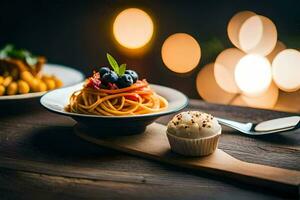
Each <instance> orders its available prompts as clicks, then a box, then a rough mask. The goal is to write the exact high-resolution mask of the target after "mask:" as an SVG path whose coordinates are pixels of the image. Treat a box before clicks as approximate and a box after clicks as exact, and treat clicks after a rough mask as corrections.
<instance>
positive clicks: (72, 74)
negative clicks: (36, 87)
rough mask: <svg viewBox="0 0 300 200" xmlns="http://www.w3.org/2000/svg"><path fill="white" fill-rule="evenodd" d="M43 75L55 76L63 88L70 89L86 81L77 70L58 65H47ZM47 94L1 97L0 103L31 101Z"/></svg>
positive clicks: (33, 93) (34, 93) (35, 93)
mask: <svg viewBox="0 0 300 200" xmlns="http://www.w3.org/2000/svg"><path fill="white" fill-rule="evenodd" d="M42 73H43V74H47V75H55V76H56V77H58V78H59V79H60V80H61V81H62V82H63V87H68V86H71V85H74V84H76V83H79V82H82V81H83V80H84V75H83V74H82V73H81V72H80V71H78V70H75V69H72V68H70V67H66V66H63V65H57V64H45V65H44V67H43V69H42ZM45 93H46V92H32V93H28V94H17V95H5V96H0V101H4V100H5V101H8V100H18V99H29V98H37V97H41V96H42V95H43V94H45Z"/></svg>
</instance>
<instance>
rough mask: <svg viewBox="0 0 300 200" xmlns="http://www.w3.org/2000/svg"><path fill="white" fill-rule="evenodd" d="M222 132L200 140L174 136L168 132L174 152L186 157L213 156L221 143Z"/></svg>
mask: <svg viewBox="0 0 300 200" xmlns="http://www.w3.org/2000/svg"><path fill="white" fill-rule="evenodd" d="M220 135H221V130H220V131H219V132H218V134H216V135H213V136H210V137H206V138H199V139H188V138H180V137H177V136H174V135H172V134H170V133H168V132H167V137H168V140H169V143H170V146H171V149H172V151H174V152H176V153H178V154H182V155H185V156H206V155H209V154H212V153H213V152H214V151H215V150H216V148H217V146H218V142H219V137H220Z"/></svg>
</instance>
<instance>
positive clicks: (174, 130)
mask: <svg viewBox="0 0 300 200" xmlns="http://www.w3.org/2000/svg"><path fill="white" fill-rule="evenodd" d="M221 130H222V129H221V126H220V124H219V123H218V121H217V119H216V118H214V117H213V116H212V115H210V114H206V113H202V112H199V111H187V112H182V113H179V114H177V115H175V116H174V117H173V119H172V120H171V121H170V122H169V123H168V128H167V136H168V140H169V143H170V146H171V149H172V151H174V152H176V153H178V154H182V155H186V156H205V155H209V154H211V153H213V152H214V151H215V150H216V148H217V146H218V141H219V137H220V135H221Z"/></svg>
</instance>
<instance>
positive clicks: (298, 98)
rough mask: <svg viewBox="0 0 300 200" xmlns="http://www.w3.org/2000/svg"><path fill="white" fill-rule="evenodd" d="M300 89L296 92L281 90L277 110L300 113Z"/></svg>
mask: <svg viewBox="0 0 300 200" xmlns="http://www.w3.org/2000/svg"><path fill="white" fill-rule="evenodd" d="M299 102H300V90H298V91H296V92H283V91H280V92H279V98H278V101H277V103H276V105H275V107H274V108H275V109H276V110H282V111H288V112H295V113H300V103H299Z"/></svg>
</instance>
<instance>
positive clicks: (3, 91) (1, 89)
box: [0, 85, 5, 96]
mask: <svg viewBox="0 0 300 200" xmlns="http://www.w3.org/2000/svg"><path fill="white" fill-rule="evenodd" d="M4 93H5V87H4V86H3V85H0V96H3V95H4Z"/></svg>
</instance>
